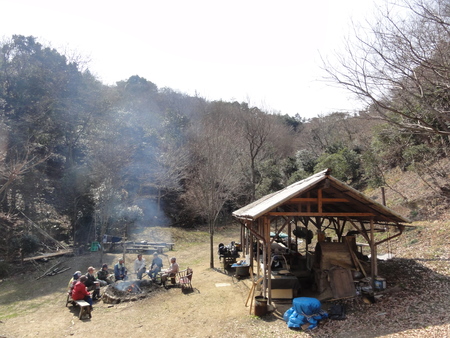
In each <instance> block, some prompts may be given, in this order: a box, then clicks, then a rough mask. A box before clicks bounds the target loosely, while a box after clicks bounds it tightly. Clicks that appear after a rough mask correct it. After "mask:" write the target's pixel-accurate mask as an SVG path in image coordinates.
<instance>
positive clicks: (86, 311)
mask: <svg viewBox="0 0 450 338" xmlns="http://www.w3.org/2000/svg"><path fill="white" fill-rule="evenodd" d="M74 302H75V304H76V306H79V307H80V314H79V315H78V318H79V319H82V318H83V316H84V315H88V316H89V318H92V314H91V306H90V305H89V303H88V302H86V301H85V300H75V301H74Z"/></svg>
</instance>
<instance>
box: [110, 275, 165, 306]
mask: <svg viewBox="0 0 450 338" xmlns="http://www.w3.org/2000/svg"><path fill="white" fill-rule="evenodd" d="M160 288H161V287H160V286H159V285H155V284H154V283H152V281H150V280H146V279H144V280H129V281H117V282H115V283H113V284H110V285H108V286H107V287H106V289H105V291H104V292H103V296H102V300H103V302H104V303H107V304H118V303H120V302H130V301H131V302H133V301H136V300H139V299H143V298H146V297H148V296H149V293H151V292H152V291H155V290H158V289H160Z"/></svg>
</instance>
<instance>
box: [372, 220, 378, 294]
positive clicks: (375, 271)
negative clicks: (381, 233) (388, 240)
mask: <svg viewBox="0 0 450 338" xmlns="http://www.w3.org/2000/svg"><path fill="white" fill-rule="evenodd" d="M370 267H371V269H370V273H371V275H372V287H374V286H375V277H376V276H377V274H378V265H377V245H376V243H375V224H374V222H373V219H370Z"/></svg>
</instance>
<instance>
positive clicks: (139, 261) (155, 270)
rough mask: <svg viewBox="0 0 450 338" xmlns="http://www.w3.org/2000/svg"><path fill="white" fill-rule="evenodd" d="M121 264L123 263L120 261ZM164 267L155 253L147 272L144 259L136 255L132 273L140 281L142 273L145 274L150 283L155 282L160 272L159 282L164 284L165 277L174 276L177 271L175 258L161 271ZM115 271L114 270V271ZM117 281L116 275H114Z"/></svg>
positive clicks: (140, 255)
mask: <svg viewBox="0 0 450 338" xmlns="http://www.w3.org/2000/svg"><path fill="white" fill-rule="evenodd" d="M119 263H120V261H119ZM122 264H123V261H122ZM163 266H164V264H163V261H162V259H161V258H160V257H159V256H158V253H157V252H154V253H153V260H152V263H151V264H150V269H149V270H147V268H146V264H145V258H143V257H142V254H138V255H137V258H136V260H135V261H134V272H135V273H136V275H137V278H138V279H142V275H143V274H144V273H147V275H148V277H149V278H150V279H151V280H152V281H156V277H157V276H158V274H159V273H160V272H162V274H161V282H162V283H164V282H165V281H166V280H167V277H171V276H174V275H175V274H176V273H177V272H178V271H179V269H180V268H179V266H178V263H177V259H176V258H175V257H172V258H171V259H170V266H169V268H168V269H166V270H162V267H163ZM114 271H116V269H114ZM116 279H117V274H116Z"/></svg>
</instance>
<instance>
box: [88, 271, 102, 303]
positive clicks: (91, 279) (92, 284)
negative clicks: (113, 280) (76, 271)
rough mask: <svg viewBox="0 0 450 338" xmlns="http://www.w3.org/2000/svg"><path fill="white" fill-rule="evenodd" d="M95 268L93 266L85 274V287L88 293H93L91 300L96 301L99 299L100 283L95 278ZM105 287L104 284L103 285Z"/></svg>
mask: <svg viewBox="0 0 450 338" xmlns="http://www.w3.org/2000/svg"><path fill="white" fill-rule="evenodd" d="M94 273H95V268H94V267H93V266H90V267H88V271H87V273H86V275H85V276H86V282H85V283H84V285H86V287H87V289H88V291H92V290H93V291H94V293H93V294H92V299H93V300H97V299H100V281H99V280H98V279H97V277H95V274H94ZM105 285H106V284H105Z"/></svg>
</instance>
